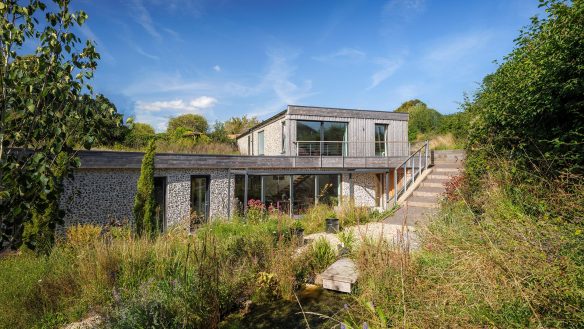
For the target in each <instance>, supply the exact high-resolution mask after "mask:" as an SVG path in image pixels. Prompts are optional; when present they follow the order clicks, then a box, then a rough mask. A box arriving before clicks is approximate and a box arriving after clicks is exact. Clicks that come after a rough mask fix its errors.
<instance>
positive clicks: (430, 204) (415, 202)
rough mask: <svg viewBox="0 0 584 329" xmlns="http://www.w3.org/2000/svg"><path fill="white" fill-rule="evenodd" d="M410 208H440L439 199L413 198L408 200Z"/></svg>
mask: <svg viewBox="0 0 584 329" xmlns="http://www.w3.org/2000/svg"><path fill="white" fill-rule="evenodd" d="M406 203H407V206H408V207H422V208H439V207H440V204H439V203H438V198H436V197H427V196H415V195H414V196H411V197H409V198H408V199H407V200H406Z"/></svg>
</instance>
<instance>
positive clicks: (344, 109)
mask: <svg viewBox="0 0 584 329" xmlns="http://www.w3.org/2000/svg"><path fill="white" fill-rule="evenodd" d="M288 107H289V108H290V107H302V108H305V109H310V108H313V109H323V110H341V111H361V112H380V113H403V112H394V111H384V110H365V109H349V108H342V107H327V106H309V105H293V104H291V105H288Z"/></svg>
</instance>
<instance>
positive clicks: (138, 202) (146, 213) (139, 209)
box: [134, 140, 158, 236]
mask: <svg viewBox="0 0 584 329" xmlns="http://www.w3.org/2000/svg"><path fill="white" fill-rule="evenodd" d="M155 150H156V147H155V144H154V140H151V141H150V144H149V145H148V150H147V151H146V153H145V154H144V158H143V159H142V167H141V169H140V178H139V179H138V188H137V192H136V197H135V200H134V221H135V223H136V233H137V234H138V235H142V234H146V235H149V236H150V235H153V234H155V233H156V232H158V220H157V218H156V216H155V213H154V156H155Z"/></svg>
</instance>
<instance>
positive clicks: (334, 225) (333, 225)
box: [326, 218, 339, 233]
mask: <svg viewBox="0 0 584 329" xmlns="http://www.w3.org/2000/svg"><path fill="white" fill-rule="evenodd" d="M326 232H327V233H337V232H339V219H338V218H327V219H326Z"/></svg>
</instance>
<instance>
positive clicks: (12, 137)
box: [0, 0, 120, 248]
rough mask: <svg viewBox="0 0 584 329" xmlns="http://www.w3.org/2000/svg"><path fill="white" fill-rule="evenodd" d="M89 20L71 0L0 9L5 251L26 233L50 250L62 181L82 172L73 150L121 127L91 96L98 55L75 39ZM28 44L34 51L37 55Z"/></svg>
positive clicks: (0, 209)
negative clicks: (74, 170)
mask: <svg viewBox="0 0 584 329" xmlns="http://www.w3.org/2000/svg"><path fill="white" fill-rule="evenodd" d="M48 8H50V9H48ZM52 10H54V11H52ZM86 18H87V14H85V13H84V12H83V11H78V12H72V11H70V10H69V7H68V2H67V1H65V2H59V3H58V4H56V5H53V6H50V7H47V6H46V5H45V4H44V3H42V2H41V1H30V2H29V3H28V4H27V5H20V2H18V1H13V0H8V1H3V2H2V6H1V7H0V26H1V27H2V28H1V30H0V34H1V37H0V39H1V40H2V42H1V44H0V62H1V64H0V75H1V76H2V79H1V85H0V90H1V93H2V102H1V104H0V246H2V247H4V246H5V245H6V244H8V245H10V246H11V247H13V248H16V247H19V246H21V245H22V243H23V239H22V238H23V233H24V232H25V226H26V234H27V236H26V239H27V241H26V245H27V246H28V247H31V248H36V247H37V246H40V245H43V246H46V245H47V244H50V241H51V240H52V238H51V237H50V236H51V235H52V230H54V228H55V227H56V225H58V224H59V223H60V222H61V219H62V215H63V214H62V212H61V211H60V210H58V207H57V206H56V205H57V202H58V200H59V198H60V195H61V190H62V181H63V179H64V178H65V177H67V175H68V174H69V173H70V171H71V169H72V168H74V167H75V166H77V165H78V159H77V158H76V156H75V151H74V149H75V148H76V147H77V146H78V145H81V146H83V147H84V148H86V149H89V148H91V147H92V145H94V144H95V143H96V142H98V141H100V140H101V139H102V136H103V134H104V133H107V131H108V127H112V126H117V125H118V120H119V119H120V117H119V115H117V114H116V113H115V108H111V107H110V106H108V105H107V102H106V100H105V98H103V97H101V96H98V97H95V98H94V97H93V96H92V95H91V94H86V92H87V91H89V92H92V88H91V85H90V84H89V83H88V82H89V80H90V79H91V78H92V77H93V73H94V71H95V69H96V67H97V60H98V59H99V54H98V53H96V51H95V48H94V45H93V43H92V42H91V41H87V42H83V41H82V40H81V39H80V38H78V37H77V36H76V35H75V34H74V33H72V31H73V30H75V29H76V28H77V26H80V25H81V24H83V22H84V21H85V20H86ZM25 44H26V45H32V44H34V45H35V46H36V49H35V50H34V53H32V54H30V53H29V51H28V47H26V48H25V47H24V46H23V45H25ZM104 125H106V126H107V127H105V126H104ZM57 163H58V164H57ZM37 238H39V239H41V240H42V241H44V242H40V241H34V240H35V239H37ZM43 248H45V247H43Z"/></svg>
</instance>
